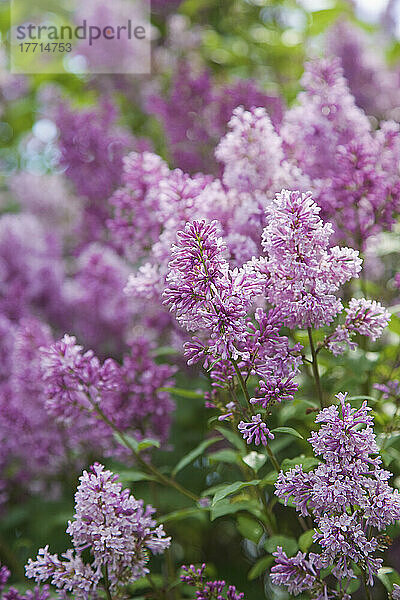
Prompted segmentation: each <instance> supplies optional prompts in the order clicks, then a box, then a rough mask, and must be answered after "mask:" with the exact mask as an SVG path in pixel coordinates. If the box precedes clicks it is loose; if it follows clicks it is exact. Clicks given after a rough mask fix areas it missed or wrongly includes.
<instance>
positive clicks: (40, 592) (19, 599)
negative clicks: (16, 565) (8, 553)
mask: <svg viewBox="0 0 400 600" xmlns="http://www.w3.org/2000/svg"><path fill="white" fill-rule="evenodd" d="M10 575H11V573H10V571H9V569H7V567H5V566H4V565H2V566H0V599H1V600H48V599H49V598H50V591H49V586H48V585H45V586H43V587H42V588H39V587H35V589H34V590H28V591H27V592H25V593H24V594H21V593H20V592H19V591H18V590H17V589H16V588H14V587H9V588H8V590H7V591H4V588H5V586H6V584H7V581H8V579H9V577H10Z"/></svg>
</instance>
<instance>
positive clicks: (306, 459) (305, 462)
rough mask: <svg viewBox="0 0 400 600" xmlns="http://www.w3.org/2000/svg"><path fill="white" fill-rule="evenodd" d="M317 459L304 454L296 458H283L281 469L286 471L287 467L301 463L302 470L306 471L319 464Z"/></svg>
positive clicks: (290, 467)
mask: <svg viewBox="0 0 400 600" xmlns="http://www.w3.org/2000/svg"><path fill="white" fill-rule="evenodd" d="M319 464H320V463H319V460H318V459H317V458H314V457H313V456H304V454H301V455H300V456H296V458H285V460H284V461H283V462H282V471H288V470H289V469H293V467H295V466H296V465H302V467H303V471H305V472H306V473H307V472H308V471H311V469H314V467H317V466H318V465H319Z"/></svg>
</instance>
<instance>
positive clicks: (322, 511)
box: [271, 394, 400, 589]
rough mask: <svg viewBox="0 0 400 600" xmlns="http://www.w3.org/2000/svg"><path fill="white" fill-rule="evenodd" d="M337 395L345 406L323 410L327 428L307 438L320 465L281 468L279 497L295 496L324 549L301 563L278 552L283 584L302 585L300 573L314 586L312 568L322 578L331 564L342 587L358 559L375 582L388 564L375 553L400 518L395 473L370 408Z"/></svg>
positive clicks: (278, 577)
mask: <svg viewBox="0 0 400 600" xmlns="http://www.w3.org/2000/svg"><path fill="white" fill-rule="evenodd" d="M337 398H338V399H339V406H336V405H332V406H330V407H328V408H325V409H323V410H322V411H321V412H320V413H319V415H318V416H317V418H316V422H317V423H322V425H321V428H320V430H319V431H318V432H312V434H311V437H310V439H309V441H310V443H311V445H312V447H313V450H314V453H315V455H316V456H318V457H321V459H322V462H321V464H320V465H319V466H318V467H316V468H315V469H314V470H312V471H310V472H305V471H304V470H303V468H302V466H301V465H297V466H296V467H294V468H293V469H290V470H289V471H288V472H287V473H283V472H282V471H281V473H280V475H279V477H278V481H277V483H276V491H275V493H276V495H277V496H278V497H279V498H282V499H284V500H285V503H287V502H288V500H289V499H291V500H292V502H293V504H294V506H295V508H296V510H297V511H298V512H299V513H300V514H301V515H303V516H309V515H311V516H312V517H313V519H314V522H315V533H314V538H313V539H314V541H315V542H318V543H319V545H320V546H321V552H320V553H319V554H314V553H311V554H310V556H309V559H308V560H306V559H305V557H304V556H302V557H301V561H300V562H299V563H298V564H297V565H295V564H294V559H287V557H286V556H285V555H284V553H282V552H278V554H277V565H276V566H275V567H273V568H272V570H271V574H272V575H271V576H272V580H273V582H274V583H276V584H278V585H279V584H283V585H287V586H295V585H298V584H297V583H296V582H295V577H298V578H300V579H299V580H298V581H300V583H301V585H302V586H306V585H308V584H309V587H310V589H313V586H314V584H315V579H314V580H313V579H312V578H310V577H309V573H310V569H311V568H312V569H314V575H315V576H318V577H319V570H320V569H323V568H326V567H332V574H333V575H334V576H335V577H336V578H337V579H338V580H340V581H342V584H343V583H345V582H347V583H348V582H349V581H350V579H351V578H354V577H355V575H354V570H353V565H354V564H357V565H358V567H360V568H361V569H362V570H363V571H364V573H365V575H366V578H367V581H368V584H369V585H373V578H374V575H375V574H376V573H377V571H378V569H379V568H380V566H381V564H382V559H381V558H378V557H377V556H376V553H377V552H379V551H380V550H383V549H384V539H383V538H382V537H381V536H380V534H379V532H381V531H383V530H384V529H385V528H386V527H387V526H388V525H390V524H392V523H394V522H395V521H396V520H397V519H399V518H400V495H399V492H398V491H397V490H393V488H392V487H391V486H390V485H389V483H388V479H389V478H390V476H391V473H390V472H388V471H386V470H384V469H382V467H381V463H382V460H381V458H380V457H379V455H378V448H377V445H376V441H375V435H374V432H373V429H372V425H373V418H372V417H371V416H370V415H369V414H368V411H369V410H370V409H369V407H368V406H367V404H366V402H364V403H363V404H362V406H361V407H360V408H359V409H355V408H352V407H351V405H350V404H349V403H348V402H346V395H345V394H338V395H337ZM303 561H305V562H304V563H303ZM301 565H303V567H304V568H303V567H302V566H301ZM294 566H296V569H294ZM295 573H297V575H296V574H295ZM299 585H300V584H299ZM342 587H343V585H342ZM293 589H295V588H293ZM303 589H305V587H303ZM344 589H346V586H345V587H344Z"/></svg>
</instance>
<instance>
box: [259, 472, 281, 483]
mask: <svg viewBox="0 0 400 600" xmlns="http://www.w3.org/2000/svg"><path fill="white" fill-rule="evenodd" d="M277 479H278V473H277V472H276V471H270V472H269V473H268V474H267V475H266V476H265V477H263V478H262V480H261V486H265V485H275V483H276V480H277Z"/></svg>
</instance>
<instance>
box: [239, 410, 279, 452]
mask: <svg viewBox="0 0 400 600" xmlns="http://www.w3.org/2000/svg"><path fill="white" fill-rule="evenodd" d="M238 429H239V431H240V433H241V434H242V436H243V439H244V440H246V442H247V444H251V443H252V442H254V443H255V445H256V446H259V445H260V443H261V444H262V445H263V446H267V445H268V438H269V439H270V440H273V439H274V434H273V433H271V432H270V430H269V429H268V427H267V426H266V424H265V423H264V422H263V421H262V419H261V415H260V413H258V414H257V415H254V416H253V417H252V418H251V421H250V423H245V422H244V421H240V423H239V425H238Z"/></svg>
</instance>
